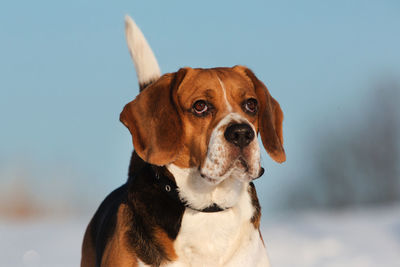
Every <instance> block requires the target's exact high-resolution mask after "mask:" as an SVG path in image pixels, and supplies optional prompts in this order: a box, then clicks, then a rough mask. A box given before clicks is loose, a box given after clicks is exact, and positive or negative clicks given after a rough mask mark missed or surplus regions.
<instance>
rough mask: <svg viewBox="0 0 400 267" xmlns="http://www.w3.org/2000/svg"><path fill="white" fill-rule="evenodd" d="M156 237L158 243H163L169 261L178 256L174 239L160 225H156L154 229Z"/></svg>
mask: <svg viewBox="0 0 400 267" xmlns="http://www.w3.org/2000/svg"><path fill="white" fill-rule="evenodd" d="M154 237H155V239H156V240H157V243H158V244H160V245H161V247H162V249H163V251H165V253H166V256H167V259H168V260H169V261H173V260H176V259H177V258H178V256H177V255H176V252H175V249H174V243H173V241H172V239H171V238H169V237H168V235H167V233H166V232H165V231H163V230H162V229H161V228H160V227H156V228H155V229H154Z"/></svg>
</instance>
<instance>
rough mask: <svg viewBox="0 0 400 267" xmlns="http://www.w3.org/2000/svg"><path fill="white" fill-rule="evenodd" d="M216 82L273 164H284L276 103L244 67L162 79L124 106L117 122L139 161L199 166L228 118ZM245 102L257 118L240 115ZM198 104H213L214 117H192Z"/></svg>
mask: <svg viewBox="0 0 400 267" xmlns="http://www.w3.org/2000/svg"><path fill="white" fill-rule="evenodd" d="M218 78H219V79H220V80H221V81H222V82H223V84H224V86H225V89H226V96H227V99H228V102H229V103H230V104H231V105H232V108H233V111H234V112H237V113H239V114H242V115H243V116H244V117H246V118H247V119H248V120H249V121H250V122H251V123H252V124H253V125H254V127H255V128H256V129H259V131H260V135H261V138H262V140H263V144H264V147H265V148H266V150H267V152H268V153H269V154H270V155H271V157H272V158H273V159H274V160H275V161H277V162H283V161H285V159H286V156H285V152H284V149H283V147H282V144H283V136H282V121H283V113H282V111H281V109H280V107H279V104H278V102H277V101H276V100H275V99H273V98H272V97H271V96H270V94H269V92H268V90H267V88H266V87H265V85H264V84H263V83H262V82H261V81H259V80H258V79H257V78H256V76H255V75H254V74H253V72H252V71H251V70H249V69H248V68H246V67H242V66H236V67H234V68H213V69H191V68H184V69H181V70H179V71H178V72H176V73H172V74H165V75H164V76H162V77H161V78H160V79H159V80H158V81H156V82H154V83H153V84H151V85H150V86H148V87H147V88H146V90H144V91H143V92H142V93H141V94H140V95H139V96H138V97H137V98H136V99H135V100H133V101H132V102H130V103H129V104H127V105H126V106H125V108H124V110H123V111H122V113H121V117H120V119H121V121H122V122H123V123H124V124H125V125H126V126H127V127H128V128H129V130H130V131H131V133H132V139H133V143H134V147H135V149H136V151H137V152H138V154H139V156H141V157H142V158H143V159H144V160H145V161H147V162H149V163H152V164H156V165H165V164H168V163H171V162H174V164H176V165H177V166H180V167H194V166H201V165H202V164H203V161H204V159H205V155H206V153H207V144H208V143H209V139H210V136H211V133H212V130H213V129H214V128H215V125H216V124H217V123H218V122H219V121H220V120H221V118H223V117H224V116H225V115H226V114H227V113H228V110H227V107H226V104H225V101H223V99H224V98H223V92H222V90H221V89H220V88H221V85H220V83H219V81H218ZM248 98H255V99H257V100H258V102H259V105H260V110H259V112H258V114H259V115H258V116H253V115H249V114H247V113H245V112H244V111H243V109H242V106H241V104H242V102H243V101H244V100H245V99H248ZM199 99H205V100H207V101H209V102H211V103H213V105H214V112H213V113H212V116H205V117H202V118H199V117H196V116H195V115H194V114H193V113H192V105H193V103H194V102H195V101H196V100H199Z"/></svg>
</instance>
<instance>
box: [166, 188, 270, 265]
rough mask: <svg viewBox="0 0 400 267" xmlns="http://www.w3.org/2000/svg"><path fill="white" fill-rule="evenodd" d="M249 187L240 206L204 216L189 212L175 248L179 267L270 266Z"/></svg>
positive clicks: (243, 190) (193, 211)
mask: <svg viewBox="0 0 400 267" xmlns="http://www.w3.org/2000/svg"><path fill="white" fill-rule="evenodd" d="M248 186H249V185H248V183H245V184H244V186H243V187H242V188H241V190H240V192H239V195H238V200H237V204H236V205H235V206H234V207H232V208H230V209H227V210H225V211H222V212H216V213H204V212H198V211H195V210H192V209H190V208H186V210H185V213H184V215H183V218H182V224H181V228H180V230H179V234H178V236H177V239H176V240H175V242H174V248H175V251H176V253H177V255H178V259H177V261H176V262H172V263H169V264H165V265H164V266H168V267H178V266H194V267H197V266H199V267H200V266H232V267H239V266H240V267H242V266H269V262H268V257H267V254H266V251H265V248H264V245H263V243H262V241H261V238H260V235H259V233H258V229H255V228H254V226H253V224H251V223H250V219H251V217H252V216H253V213H254V207H253V206H252V204H251V197H250V195H249V192H248Z"/></svg>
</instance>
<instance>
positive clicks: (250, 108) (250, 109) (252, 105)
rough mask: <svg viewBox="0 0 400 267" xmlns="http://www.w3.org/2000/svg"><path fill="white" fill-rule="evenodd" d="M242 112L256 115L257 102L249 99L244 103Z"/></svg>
mask: <svg viewBox="0 0 400 267" xmlns="http://www.w3.org/2000/svg"><path fill="white" fill-rule="evenodd" d="M243 106H244V111H245V112H247V113H256V112H257V100H255V99H254V98H249V99H247V100H246V101H245V102H244V105H243Z"/></svg>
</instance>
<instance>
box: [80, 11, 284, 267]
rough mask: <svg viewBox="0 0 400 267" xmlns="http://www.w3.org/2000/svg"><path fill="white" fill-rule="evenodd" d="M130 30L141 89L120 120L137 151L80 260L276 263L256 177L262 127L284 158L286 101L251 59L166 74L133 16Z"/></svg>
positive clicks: (88, 266) (102, 265)
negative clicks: (273, 91) (264, 224)
mask: <svg viewBox="0 0 400 267" xmlns="http://www.w3.org/2000/svg"><path fill="white" fill-rule="evenodd" d="M125 30H126V38H127V43H128V47H129V51H130V53H131V56H132V58H133V61H134V64H135V69H136V72H137V75H138V81H139V87H140V91H141V92H140V94H139V95H138V96H137V97H136V99H134V100H133V101H132V102H130V103H128V104H127V105H126V106H125V107H124V109H123V111H122V113H121V115H120V121H121V122H122V123H123V124H124V125H125V126H126V127H127V128H128V129H129V131H130V133H131V135H132V141H133V146H134V152H133V154H132V158H131V161H130V166H129V172H128V180H127V182H126V183H125V184H124V185H122V186H121V187H119V188H118V189H116V190H115V191H113V192H112V193H111V194H110V195H108V196H107V197H106V198H105V200H104V201H103V202H102V203H101V205H100V207H99V208H98V210H97V211H96V213H95V215H94V216H93V218H92V220H91V221H90V223H89V225H88V227H87V229H86V233H85V236H84V240H83V245H82V259H81V267H94V266H96V267H111V266H113V267H119V266H124V267H128V266H129V267H133V266H169V267H172V266H174V267H178V266H179V267H182V266H232V267H239V266H241V267H242V266H269V259H268V256H267V253H266V249H265V245H264V241H263V239H262V236H261V233H260V230H259V227H260V217H261V208H260V204H259V202H258V198H257V194H256V189H255V187H254V184H253V183H252V180H254V179H257V178H259V177H260V176H261V175H262V174H263V171H264V169H263V168H262V167H261V165H260V146H259V144H258V141H257V136H258V134H260V136H261V140H262V143H263V145H264V148H265V149H266V151H267V152H268V154H269V155H270V157H271V158H272V159H273V160H275V161H276V162H278V163H282V162H284V161H285V160H286V155H285V151H284V148H283V135H282V121H283V113H282V110H281V108H280V106H279V103H278V102H277V101H276V100H275V99H274V98H273V97H272V96H271V95H270V93H269V91H268V90H267V87H266V86H265V85H264V84H263V83H262V82H261V81H260V80H259V79H258V78H257V77H256V76H255V74H254V73H253V72H252V71H251V70H250V69H248V68H247V67H244V66H234V67H232V68H211V69H199V68H197V69H193V68H189V67H185V68H181V69H180V70H178V71H177V72H174V73H168V74H164V75H162V76H161V75H160V69H159V66H158V63H157V60H156V59H155V57H154V54H153V52H152V50H151V48H150V46H149V45H148V43H147V41H146V39H145V38H144V36H143V34H142V32H141V31H140V29H139V28H138V27H137V26H136V24H135V23H134V21H133V20H132V19H131V18H130V17H128V16H127V17H126V18H125Z"/></svg>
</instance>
